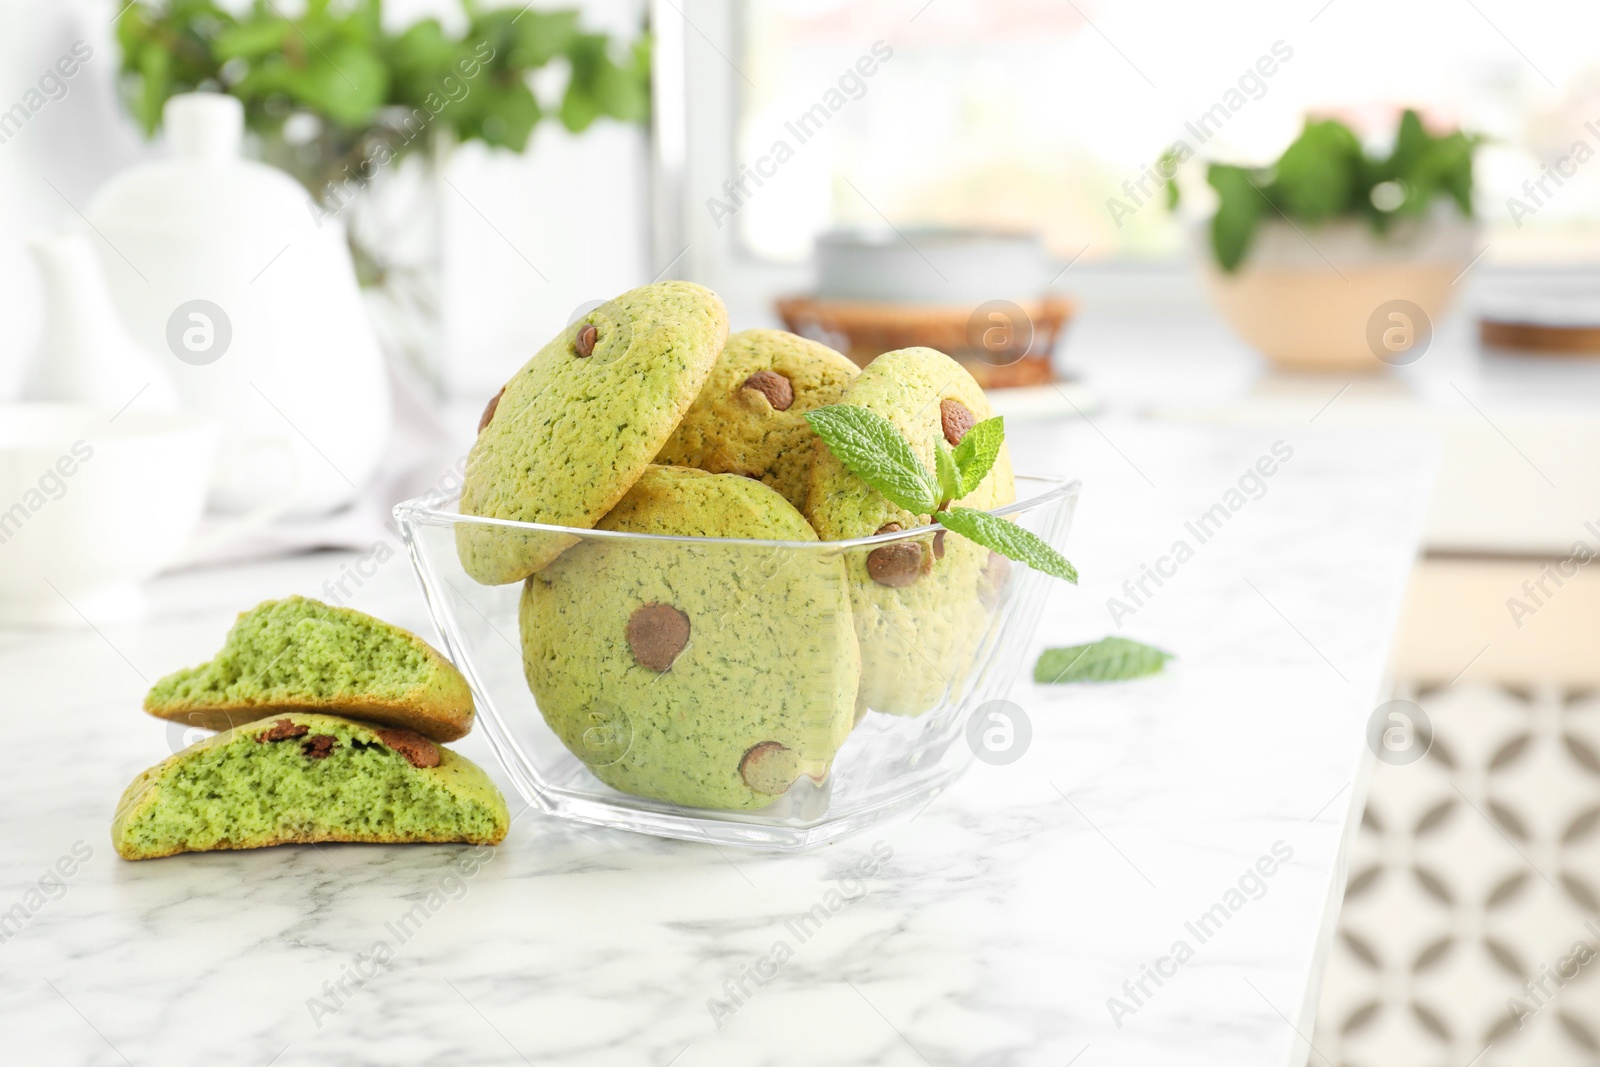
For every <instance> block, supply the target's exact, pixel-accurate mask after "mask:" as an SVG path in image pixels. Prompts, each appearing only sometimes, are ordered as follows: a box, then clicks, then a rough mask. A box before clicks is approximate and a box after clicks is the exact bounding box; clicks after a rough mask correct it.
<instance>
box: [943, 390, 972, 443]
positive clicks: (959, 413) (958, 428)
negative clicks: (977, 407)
mask: <svg viewBox="0 0 1600 1067" xmlns="http://www.w3.org/2000/svg"><path fill="white" fill-rule="evenodd" d="M977 421H978V417H977V416H976V415H974V414H973V413H972V409H971V408H969V407H967V405H965V404H963V403H962V402H961V401H959V400H941V401H939V426H940V428H941V429H943V430H944V439H945V440H946V441H949V442H950V445H951V447H954V446H956V445H959V444H960V443H961V439H962V438H963V437H965V436H967V431H968V430H970V429H972V427H973V424H974V423H976V422H977Z"/></svg>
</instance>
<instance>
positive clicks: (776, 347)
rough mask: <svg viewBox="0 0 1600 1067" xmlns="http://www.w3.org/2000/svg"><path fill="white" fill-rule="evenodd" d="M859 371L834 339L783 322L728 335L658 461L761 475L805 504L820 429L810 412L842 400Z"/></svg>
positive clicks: (799, 505)
mask: <svg viewBox="0 0 1600 1067" xmlns="http://www.w3.org/2000/svg"><path fill="white" fill-rule="evenodd" d="M858 373H859V371H858V370H857V368H856V365H855V364H854V363H852V362H850V361H849V360H848V359H846V358H845V357H844V356H842V355H840V354H839V353H838V352H835V351H834V350H833V349H831V348H829V347H828V346H827V345H824V344H819V343H818V342H816V341H811V340H807V339H806V338H804V337H799V336H797V335H795V334H792V333H786V332H784V331H783V330H742V331H740V332H739V333H736V334H733V335H732V336H731V337H729V338H728V343H727V345H726V346H725V347H724V348H723V350H722V354H721V355H720V356H718V357H717V364H716V366H715V367H713V368H712V370H711V377H710V378H709V379H707V381H706V384H705V387H704V388H702V389H701V390H700V395H699V396H697V397H696V398H695V401H694V404H693V405H692V406H691V407H690V408H689V412H688V414H686V415H685V416H684V417H683V422H682V423H680V424H679V426H678V428H677V430H676V431H674V432H673V434H672V437H671V439H670V440H668V441H667V444H666V446H665V447H664V448H662V450H661V453H660V454H659V455H658V456H656V462H657V463H662V464H675V465H677V466H682V467H698V468H700V469H701V470H706V471H710V472H711V473H713V474H744V475H748V476H749V477H752V478H757V479H759V480H761V481H763V482H765V483H766V484H767V485H769V486H771V487H772V488H774V489H776V490H777V491H778V492H780V493H782V494H783V497H784V499H785V500H787V501H789V503H791V504H793V505H794V506H795V507H797V508H803V507H805V502H806V493H807V491H808V489H809V486H810V481H811V462H812V456H813V453H814V450H815V447H816V440H817V435H816V433H815V432H813V431H812V429H811V426H810V424H809V423H807V422H806V419H805V413H806V412H808V411H812V410H815V409H816V408H820V407H824V406H826V405H828V404H835V403H838V401H839V398H840V397H841V396H842V395H843V394H844V391H845V387H846V386H848V385H849V384H850V382H851V380H852V379H854V378H855V376H856V375H857V374H858Z"/></svg>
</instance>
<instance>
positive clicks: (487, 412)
mask: <svg viewBox="0 0 1600 1067" xmlns="http://www.w3.org/2000/svg"><path fill="white" fill-rule="evenodd" d="M505 395H506V387H505V386H503V385H502V386H501V387H500V391H499V392H498V393H496V394H494V396H492V397H490V398H489V403H488V404H487V405H485V407H484V409H483V414H482V415H480V416H479V417H478V432H479V433H482V432H483V431H484V427H486V426H488V425H489V423H491V422H492V421H494V413H495V411H496V409H498V408H499V407H500V398H501V397H503V396H505Z"/></svg>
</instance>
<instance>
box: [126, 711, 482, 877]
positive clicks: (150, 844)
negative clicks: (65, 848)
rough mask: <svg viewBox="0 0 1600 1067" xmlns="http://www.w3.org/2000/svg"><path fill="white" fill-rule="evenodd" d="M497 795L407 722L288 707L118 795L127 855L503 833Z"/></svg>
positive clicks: (186, 753) (466, 763)
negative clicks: (383, 722)
mask: <svg viewBox="0 0 1600 1067" xmlns="http://www.w3.org/2000/svg"><path fill="white" fill-rule="evenodd" d="M510 823H511V820H510V817H509V815H508V813H507V811H506V802H505V798H504V797H502V796H501V795H500V790H498V789H496V788H495V785H494V783H493V782H492V781H490V780H489V777H488V775H486V774H484V773H483V771H482V770H480V769H479V768H478V767H477V766H476V765H475V764H473V763H472V762H471V761H470V760H468V759H466V758H465V757H462V756H458V755H456V754H455V753H454V752H451V751H450V750H449V749H447V748H440V747H439V746H438V745H435V744H434V743H433V742H432V741H430V740H428V739H427V738H426V737H423V736H422V735H421V734H418V733H416V732H414V731H411V730H404V729H397V728H386V727H381V726H370V725H368V724H366V723H358V722H352V721H350V720H349V719H343V718H338V717H335V716H332V715H312V714H305V713H298V712H297V713H291V714H288V715H281V716H277V717H269V718H265V719H262V720H260V721H257V722H252V723H247V724H245V725H243V726H239V727H235V728H234V729H232V730H229V731H228V732H226V733H221V734H218V735H216V736H215V737H208V738H206V739H205V740H204V741H200V742H198V743H196V744H193V745H190V746H189V747H188V748H186V749H184V750H183V751H182V752H179V753H178V754H177V755H175V756H172V757H170V758H168V759H166V760H164V761H162V762H161V763H159V764H157V765H156V766H154V767H152V768H150V769H149V770H147V771H145V772H143V773H142V774H140V775H139V776H138V777H137V778H135V779H134V780H133V783H132V784H131V785H129V786H128V788H127V791H126V792H124V793H123V794H122V799H121V800H120V801H119V802H118V804H117V812H116V816H115V817H114V819H113V820H112V823H111V840H112V843H113V844H114V845H115V846H116V850H117V853H118V854H119V855H121V856H122V857H123V858H124V859H130V860H142V859H157V858H159V857H161V856H171V855H174V854H176V853H179V852H209V851H212V850H215V849H237V848H262V847H265V846H268V845H282V844H295V843H299V844H306V843H313V842H321V841H366V842H376V843H386V844H402V843H410V842H422V841H465V842H469V843H472V844H488V845H494V844H499V843H500V842H501V841H502V840H503V839H504V838H505V836H506V829H507V827H509V825H510Z"/></svg>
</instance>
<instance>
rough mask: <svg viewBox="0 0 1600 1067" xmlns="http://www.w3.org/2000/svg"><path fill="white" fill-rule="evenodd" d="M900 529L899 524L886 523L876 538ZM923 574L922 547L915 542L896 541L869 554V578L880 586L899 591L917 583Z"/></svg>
mask: <svg viewBox="0 0 1600 1067" xmlns="http://www.w3.org/2000/svg"><path fill="white" fill-rule="evenodd" d="M899 529H900V524H899V523H897V522H886V523H884V524H883V525H882V526H880V527H878V529H877V530H876V531H875V533H874V536H876V534H885V533H895V532H897V531H898V530H899ZM921 573H922V546H921V545H920V544H918V543H917V542H915V541H895V542H894V543H893V544H887V545H879V546H878V547H877V548H875V549H873V550H872V551H871V552H868V553H867V576H868V577H869V578H871V579H872V580H873V581H875V582H877V583H878V584H879V585H887V586H891V587H893V588H896V589H898V588H900V587H902V586H907V585H910V584H911V583H912V582H914V581H916V580H917V578H918V576H920V575H921Z"/></svg>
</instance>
